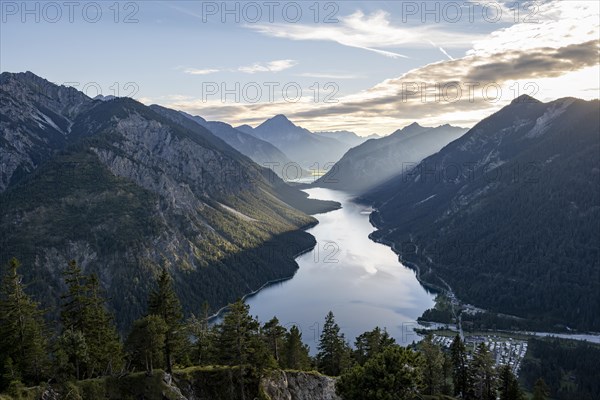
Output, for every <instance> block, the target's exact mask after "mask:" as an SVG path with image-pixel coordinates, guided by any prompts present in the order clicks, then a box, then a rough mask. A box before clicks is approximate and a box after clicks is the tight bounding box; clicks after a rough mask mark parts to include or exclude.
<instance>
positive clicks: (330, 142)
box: [236, 114, 352, 170]
mask: <svg viewBox="0 0 600 400" xmlns="http://www.w3.org/2000/svg"><path fill="white" fill-rule="evenodd" d="M236 129H237V130H240V131H242V132H244V133H248V134H250V135H252V136H254V137H257V138H259V139H262V140H264V141H267V142H269V143H271V144H273V145H274V146H276V147H277V148H278V149H279V150H281V151H283V153H285V154H286V155H287V156H288V157H289V158H290V159H292V160H293V161H295V162H297V163H299V164H300V165H301V166H302V168H304V169H307V170H311V169H312V170H316V169H324V167H325V166H326V165H333V164H334V163H335V162H336V161H337V160H339V159H340V158H341V157H342V155H343V154H344V153H345V152H346V151H348V149H350V148H351V147H352V144H349V143H347V142H346V141H339V140H336V139H335V138H333V137H328V136H327V135H318V134H314V133H312V132H311V131H309V130H308V129H304V128H301V127H299V126H297V125H295V124H294V123H293V122H292V121H290V120H289V119H288V118H287V117H286V116H285V115H281V114H280V115H276V116H274V117H273V118H270V119H268V120H266V121H265V122H263V123H262V124H260V125H259V126H257V127H256V128H252V127H251V126H249V125H241V126H238V127H237V128H236Z"/></svg>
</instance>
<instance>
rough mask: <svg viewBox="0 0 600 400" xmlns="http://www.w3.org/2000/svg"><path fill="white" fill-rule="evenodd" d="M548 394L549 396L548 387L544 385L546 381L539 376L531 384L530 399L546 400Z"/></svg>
mask: <svg viewBox="0 0 600 400" xmlns="http://www.w3.org/2000/svg"><path fill="white" fill-rule="evenodd" d="M548 396H550V389H549V388H548V385H546V382H544V380H543V379H542V378H539V379H538V380H537V381H535V385H534V386H533V399H532V400H547V399H548Z"/></svg>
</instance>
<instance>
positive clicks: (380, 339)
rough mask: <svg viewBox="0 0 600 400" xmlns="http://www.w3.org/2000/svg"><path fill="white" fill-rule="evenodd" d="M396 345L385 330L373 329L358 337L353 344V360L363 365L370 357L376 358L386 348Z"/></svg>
mask: <svg viewBox="0 0 600 400" xmlns="http://www.w3.org/2000/svg"><path fill="white" fill-rule="evenodd" d="M394 344H396V340H394V338H392V337H391V336H390V335H389V334H388V332H387V331H386V330H385V329H383V330H382V329H381V328H379V327H375V329H373V330H372V331H369V332H365V333H363V334H361V335H359V336H358V337H357V338H356V340H355V342H354V347H355V348H356V350H355V351H354V358H355V359H356V362H358V363H359V364H360V365H363V364H364V363H365V362H367V361H368V360H369V359H371V358H372V357H374V356H376V355H377V354H379V353H380V352H382V351H383V350H385V349H386V348H387V347H390V346H393V345H394Z"/></svg>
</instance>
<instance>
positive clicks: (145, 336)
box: [126, 315, 167, 373]
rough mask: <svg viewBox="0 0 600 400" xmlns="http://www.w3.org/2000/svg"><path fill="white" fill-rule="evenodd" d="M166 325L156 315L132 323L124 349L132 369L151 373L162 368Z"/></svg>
mask: <svg viewBox="0 0 600 400" xmlns="http://www.w3.org/2000/svg"><path fill="white" fill-rule="evenodd" d="M166 333H167V325H166V324H165V321H164V320H163V319H162V318H161V317H159V316H158V315H148V316H146V317H144V318H141V319H138V320H137V321H135V322H134V323H133V328H132V329H131V333H130V334H129V336H128V337H127V341H126V348H127V351H128V353H129V355H130V358H131V361H132V364H133V366H134V367H140V368H145V370H146V372H148V373H152V371H153V370H154V368H162V367H163V366H164V364H163V363H164V346H165V336H166Z"/></svg>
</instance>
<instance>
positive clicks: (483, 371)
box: [469, 343, 497, 400]
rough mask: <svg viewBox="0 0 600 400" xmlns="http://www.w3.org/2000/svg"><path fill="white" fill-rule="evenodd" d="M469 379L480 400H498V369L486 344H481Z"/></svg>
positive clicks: (470, 368) (471, 366) (470, 369)
mask: <svg viewBox="0 0 600 400" xmlns="http://www.w3.org/2000/svg"><path fill="white" fill-rule="evenodd" d="M469 379H470V380H471V382H473V387H472V389H473V394H474V397H475V398H476V399H478V400H496V387H497V382H496V369H495V363H494V359H493V358H492V355H491V353H490V351H489V350H488V347H487V345H486V344H485V343H480V344H479V346H478V347H477V351H476V352H475V354H474V355H473V360H472V361H471V363H470V365H469Z"/></svg>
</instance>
